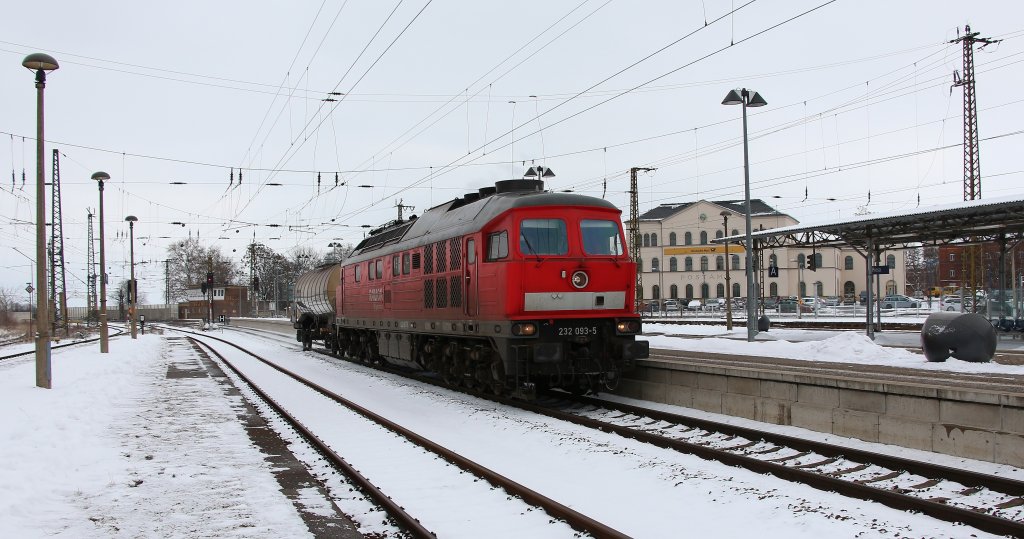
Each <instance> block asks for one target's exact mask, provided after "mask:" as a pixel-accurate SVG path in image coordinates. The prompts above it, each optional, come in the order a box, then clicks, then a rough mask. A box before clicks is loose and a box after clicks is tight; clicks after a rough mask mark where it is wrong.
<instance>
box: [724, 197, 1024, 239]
mask: <svg viewBox="0 0 1024 539" xmlns="http://www.w3.org/2000/svg"><path fill="white" fill-rule="evenodd" d="M751 236H752V238H753V240H754V241H755V242H756V245H757V246H758V247H759V248H761V249H770V248H776V247H854V248H857V249H858V250H862V251H864V250H869V249H870V250H876V249H881V250H885V249H906V248H908V247H914V246H917V245H947V244H958V245H967V244H976V243H984V242H990V241H998V240H1000V239H1002V238H1005V239H1007V240H1018V239H1021V238H1022V237H1024V198H1022V197H1020V196H1016V197H1004V198H989V199H979V200H971V201H960V202H955V203H951V204H942V205H937V206H928V207H924V208H915V209H913V210H899V211H891V212H884V213H870V214H866V215H857V216H854V217H851V218H848V219H841V220H835V221H821V222H807V223H800V224H798V225H792V226H787V227H780V228H772V229H768V230H755V231H754V232H753V233H752V234H751ZM744 241H746V236H745V235H744V234H740V235H737V236H726V237H724V238H716V239H714V240H712V243H723V242H729V243H740V244H742V243H743V242H744Z"/></svg>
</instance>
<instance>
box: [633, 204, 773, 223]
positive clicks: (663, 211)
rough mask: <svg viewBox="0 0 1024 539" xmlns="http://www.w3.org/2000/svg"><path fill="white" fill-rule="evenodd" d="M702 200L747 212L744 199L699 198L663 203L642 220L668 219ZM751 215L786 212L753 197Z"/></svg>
mask: <svg viewBox="0 0 1024 539" xmlns="http://www.w3.org/2000/svg"><path fill="white" fill-rule="evenodd" d="M700 202H707V203H709V204H715V205H717V206H721V207H722V208H724V209H727V210H729V211H731V212H735V213H736V214H737V215H746V213H747V208H746V205H745V204H744V201H743V200H698V201H696V202H673V203H669V204H661V205H660V206H657V207H654V208H652V209H650V210H647V211H646V212H644V213H643V214H642V215H640V220H641V221H661V220H664V219H668V218H669V217H672V216H673V215H675V214H677V213H679V212H681V211H683V210H685V209H687V208H689V207H690V206H693V205H694V204H698V203H700ZM750 215H751V217H754V216H761V217H763V216H775V215H785V214H784V213H782V212H780V211H779V210H776V209H775V208H773V207H771V206H769V205H768V204H767V203H766V202H765V201H763V200H761V199H758V198H753V199H750Z"/></svg>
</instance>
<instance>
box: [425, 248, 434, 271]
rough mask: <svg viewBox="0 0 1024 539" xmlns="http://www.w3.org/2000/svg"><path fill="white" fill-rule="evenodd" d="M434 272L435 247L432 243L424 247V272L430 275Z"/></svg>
mask: <svg viewBox="0 0 1024 539" xmlns="http://www.w3.org/2000/svg"><path fill="white" fill-rule="evenodd" d="M431 273H434V248H433V246H432V245H428V246H427V247H426V248H425V249H423V274H424V275H430V274H431Z"/></svg>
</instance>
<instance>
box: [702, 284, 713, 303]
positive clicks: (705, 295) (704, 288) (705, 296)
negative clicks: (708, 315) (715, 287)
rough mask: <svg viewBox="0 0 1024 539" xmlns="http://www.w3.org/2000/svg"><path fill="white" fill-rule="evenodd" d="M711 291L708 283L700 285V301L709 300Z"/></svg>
mask: <svg viewBox="0 0 1024 539" xmlns="http://www.w3.org/2000/svg"><path fill="white" fill-rule="evenodd" d="M710 290H711V287H709V286H708V283H704V284H702V285H700V299H708V297H710V296H711V294H710V292H709V291H710Z"/></svg>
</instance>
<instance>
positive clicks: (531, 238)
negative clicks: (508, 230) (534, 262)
mask: <svg viewBox="0 0 1024 539" xmlns="http://www.w3.org/2000/svg"><path fill="white" fill-rule="evenodd" d="M519 252H521V253H523V255H525V256H531V255H564V254H566V253H568V252H569V236H568V234H567V233H566V230H565V221H563V220H561V219H523V222H522V223H520V224H519Z"/></svg>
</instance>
